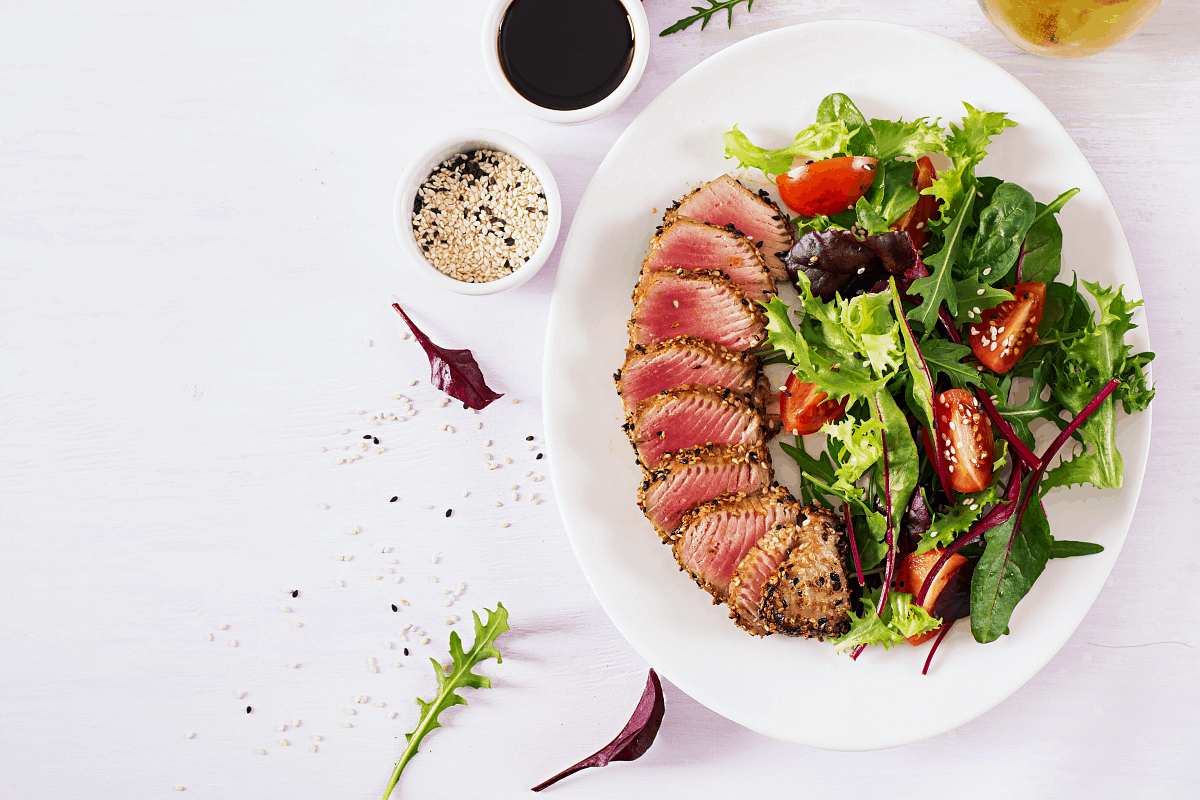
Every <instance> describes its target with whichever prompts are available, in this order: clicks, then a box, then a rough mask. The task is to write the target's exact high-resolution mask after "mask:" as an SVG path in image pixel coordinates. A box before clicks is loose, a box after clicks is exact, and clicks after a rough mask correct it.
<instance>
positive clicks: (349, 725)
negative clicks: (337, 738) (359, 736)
mask: <svg viewBox="0 0 1200 800" xmlns="http://www.w3.org/2000/svg"><path fill="white" fill-rule="evenodd" d="M342 727H343V728H353V727H354V726H353V725H351V724H350V723H349V722H343V723H342Z"/></svg>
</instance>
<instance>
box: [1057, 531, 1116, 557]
mask: <svg viewBox="0 0 1200 800" xmlns="http://www.w3.org/2000/svg"><path fill="white" fill-rule="evenodd" d="M1103 552H1104V547H1102V546H1101V545H1098V544H1095V543H1093V542H1071V541H1067V540H1065V539H1055V538H1054V537H1053V536H1051V537H1050V557H1051V558H1074V557H1075V556H1094V555H1096V553H1103Z"/></svg>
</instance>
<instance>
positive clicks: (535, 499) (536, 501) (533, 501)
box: [529, 497, 542, 506]
mask: <svg viewBox="0 0 1200 800" xmlns="http://www.w3.org/2000/svg"><path fill="white" fill-rule="evenodd" d="M529 502H531V503H533V504H534V505H535V506H537V505H541V503H542V501H541V500H540V499H538V498H536V497H535V498H533V499H532V500H530V501H529Z"/></svg>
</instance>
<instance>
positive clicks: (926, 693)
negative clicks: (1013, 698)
mask: <svg viewBox="0 0 1200 800" xmlns="http://www.w3.org/2000/svg"><path fill="white" fill-rule="evenodd" d="M851 54H856V55H853V56H852V55H851ZM852 59H853V60H852ZM830 92H845V93H846V94H848V95H849V96H850V97H851V98H852V99H853V100H854V101H855V103H856V104H857V105H858V106H859V108H860V109H862V111H863V113H864V114H865V115H866V116H867V117H868V118H870V117H875V118H879V119H897V118H899V117H901V116H903V117H904V118H906V119H912V118H913V117H918V116H930V117H939V116H940V117H942V118H943V120H944V121H945V120H955V121H957V120H958V119H959V118H961V116H962V114H963V107H962V102H963V101H966V102H968V103H970V104H971V105H973V106H975V107H976V108H980V109H983V110H987V111H1006V112H1008V113H1009V115H1010V117H1011V118H1012V119H1014V120H1016V121H1017V122H1018V123H1019V126H1018V127H1016V128H1011V129H1009V130H1007V131H1005V132H1004V134H1003V135H1001V136H1000V137H999V138H998V139H997V140H995V141H994V142H993V145H992V149H991V152H990V153H989V155H988V157H987V159H986V160H985V161H984V162H983V164H982V166H981V167H980V170H979V172H980V174H988V175H996V176H1002V177H1004V178H1006V179H1008V180H1012V181H1015V182H1017V183H1019V184H1021V185H1022V186H1024V187H1025V188H1027V189H1028V190H1029V191H1031V192H1032V193H1033V195H1034V196H1035V197H1036V198H1038V199H1039V200H1041V201H1042V202H1047V201H1049V200H1050V199H1051V198H1053V197H1055V196H1056V195H1057V194H1058V193H1060V192H1062V191H1064V190H1065V189H1069V188H1071V187H1072V186H1078V187H1080V188H1081V189H1082V191H1081V192H1080V194H1079V195H1078V196H1077V197H1075V198H1074V199H1073V200H1071V202H1070V203H1069V204H1068V205H1067V207H1066V209H1065V211H1064V212H1063V213H1062V214H1061V216H1060V221H1061V223H1062V227H1063V232H1064V237H1065V238H1064V242H1065V244H1064V248H1063V271H1064V274H1065V275H1068V276H1069V274H1070V270H1072V269H1074V270H1077V271H1078V272H1079V273H1080V275H1081V276H1082V277H1084V278H1086V279H1088V280H1091V281H1099V282H1101V283H1102V284H1104V285H1109V284H1114V283H1117V284H1124V285H1125V293H1126V296H1128V297H1130V298H1131V299H1140V298H1141V290H1140V287H1139V286H1138V280H1137V274H1136V272H1135V271H1134V266H1133V260H1132V257H1131V255H1130V253H1129V247H1128V245H1127V244H1126V242H1125V237H1124V234H1123V233H1122V231H1121V226H1120V223H1119V222H1118V220H1117V217H1116V214H1115V212H1114V211H1113V207H1112V204H1111V203H1110V202H1109V200H1108V197H1107V195H1106V194H1105V193H1104V189H1103V187H1101V185H1100V182H1099V181H1098V180H1097V178H1096V175H1095V173H1094V172H1092V169H1091V167H1090V166H1088V163H1087V161H1086V160H1085V159H1084V157H1083V154H1082V153H1080V152H1079V149H1078V148H1077V147H1076V146H1075V144H1074V142H1072V141H1071V137H1070V136H1069V135H1068V134H1067V133H1066V131H1064V130H1063V128H1062V126H1061V125H1059V123H1058V122H1057V121H1056V120H1055V119H1054V117H1053V115H1051V113H1050V112H1049V110H1047V109H1046V107H1045V106H1044V105H1042V103H1041V102H1040V101H1039V100H1038V99H1037V98H1036V97H1035V96H1034V95H1033V94H1031V93H1030V92H1029V90H1027V89H1026V88H1025V87H1024V86H1022V85H1021V83H1020V82H1019V81H1017V80H1016V79H1015V78H1013V77H1012V76H1011V75H1009V74H1008V73H1006V72H1004V70H1002V69H1001V68H1000V67H998V66H996V65H995V64H993V63H991V62H990V61H988V60H987V59H986V58H984V57H982V56H980V55H978V54H976V53H975V52H973V51H971V50H969V49H967V48H966V47H963V46H962V45H959V44H956V43H955V42H952V41H950V40H948V39H944V38H942V37H940V36H936V35H934V34H931V33H927V32H925V31H921V30H917V29H914V28H908V27H904V26H899V25H891V24H883V23H875V22H822V23H812V24H806V25H799V26H796V27H792V28H785V29H781V30H777V31H773V32H770V33H766V34H763V35H760V36H755V37H753V38H751V39H747V40H745V41H742V42H740V43H738V44H736V45H733V46H732V47H729V48H728V49H726V50H724V51H722V52H720V53H718V54H717V55H715V56H713V57H712V58H709V59H708V60H707V61H705V62H703V63H702V64H700V65H698V66H697V67H695V68H694V69H692V70H691V71H689V72H688V73H687V74H685V75H684V76H683V77H681V78H680V79H679V80H677V81H676V82H675V83H674V84H672V85H671V86H670V87H668V88H667V89H666V90H665V91H664V92H663V93H662V94H661V95H660V96H659V97H658V98H657V99H655V100H654V101H653V102H652V103H651V104H650V105H649V106H647V108H646V109H645V110H644V111H643V112H642V113H641V114H640V115H639V116H638V118H637V119H636V120H634V122H633V124H632V125H630V126H629V129H628V130H626V131H625V133H624V134H623V135H622V136H621V138H620V139H619V140H618V141H617V143H616V144H615V145H614V146H613V148H612V151H611V152H610V153H609V154H608V156H607V158H605V160H604V162H603V163H602V164H601V165H600V168H599V170H598V171H597V172H596V176H595V178H594V179H593V180H592V182H591V185H590V186H589V187H588V190H587V192H586V193H585V195H584V197H583V200H582V202H581V203H580V205H579V210H578V212H577V213H576V214H575V220H574V223H573V224H572V226H571V231H570V234H569V236H568V238H567V243H566V246H565V249H564V251H563V255H562V259H561V262H560V265H559V268H558V277H557V283H556V285H555V291H554V299H553V303H552V304H551V310H550V322H549V329H548V332H547V340H546V341H547V344H546V368H545V386H544V393H545V403H546V406H545V408H546V412H545V413H546V428H547V431H548V437H547V440H548V442H549V444H550V446H551V449H552V452H551V454H550V455H551V458H550V464H549V466H550V472H551V477H552V478H553V480H554V490H555V494H556V496H557V499H558V503H559V506H560V508H561V509H562V514H563V519H564V521H565V523H566V527H567V532H568V535H569V536H570V539H571V544H572V545H573V546H574V548H575V553H576V555H577V556H578V558H579V562H580V564H581V565H582V566H583V570H584V573H585V574H586V575H587V578H588V580H589V581H590V583H591V585H592V588H593V589H594V590H595V592H596V595H597V597H598V598H599V599H600V602H601V604H602V605H603V606H604V609H605V610H606V611H607V612H608V614H609V616H610V617H612V619H613V622H614V623H616V625H617V627H618V629H620V631H621V633H622V634H623V635H624V636H625V638H627V639H628V640H629V642H630V644H632V645H633V646H634V648H636V649H637V651H638V652H639V653H641V654H642V656H644V657H645V658H646V660H647V661H649V662H650V663H651V664H652V665H653V666H654V667H655V668H656V669H657V670H658V671H660V672H661V673H662V675H663V676H664V677H666V678H668V679H669V680H670V681H671V682H672V683H674V684H675V685H676V686H678V687H679V688H680V689H682V690H683V691H685V692H687V693H688V694H689V695H691V696H692V697H694V698H695V699H696V700H698V701H699V702H701V703H703V704H704V705H706V706H708V707H709V708H711V709H712V710H714V711H716V712H717V713H719V714H721V715H723V716H725V717H728V718H729V719H731V720H733V721H735V722H737V723H740V724H741V725H744V726H746V727H748V728H751V729H753V730H755V731H758V732H760V733H763V734H766V735H767V736H772V737H775V738H778V739H784V740H787V741H792V742H797V743H801V744H806V745H811V746H814V747H821V748H826V749H831V750H873V749H880V748H885V747H894V746H897V745H902V744H907V743H909V742H915V741H918V740H921V739H924V738H927V737H930V736H935V735H937V734H940V733H943V732H945V731H947V730H950V729H952V728H954V727H956V726H958V725H961V724H963V723H964V722H967V721H969V720H971V719H974V718H975V717H977V716H979V715H980V714H982V713H983V712H985V711H987V710H988V709H990V708H992V707H993V706H995V705H996V704H997V703H999V702H1000V701H1001V700H1003V699H1004V698H1006V697H1008V696H1009V695H1010V694H1012V693H1013V692H1014V691H1016V690H1017V689H1018V688H1019V687H1020V686H1021V685H1022V684H1024V683H1025V681H1027V680H1029V678H1030V677H1032V676H1033V674H1034V673H1036V672H1037V671H1038V670H1039V669H1041V668H1042V666H1043V665H1045V664H1046V662H1047V661H1049V660H1050V658H1051V657H1052V656H1053V655H1054V654H1055V653H1056V652H1057V651H1058V649H1059V648H1060V647H1062V645H1063V644H1064V643H1065V642H1066V641H1067V639H1068V638H1069V637H1070V636H1071V634H1072V632H1074V630H1075V628H1076V627H1077V626H1078V625H1079V623H1080V621H1081V620H1082V619H1083V616H1084V614H1086V613H1087V610H1088V608H1090V607H1091V605H1092V602H1093V601H1094V600H1095V599H1096V595H1097V594H1098V593H1099V592H1100V588H1101V586H1103V584H1104V581H1105V579H1106V578H1107V577H1108V574H1109V571H1110V569H1111V568H1112V565H1113V562H1114V561H1115V560H1116V557H1117V554H1118V552H1119V551H1120V549H1121V544H1122V542H1123V541H1124V539H1125V534H1126V532H1127V530H1128V528H1129V523H1130V520H1131V519H1132V517H1133V510H1134V506H1135V505H1136V503H1137V497H1138V492H1139V490H1140V488H1141V482H1142V473H1143V471H1144V469H1145V463H1146V454H1147V451H1148V449H1149V444H1150V414H1149V412H1147V413H1145V414H1142V415H1140V416H1138V417H1135V418H1132V419H1129V418H1122V421H1121V422H1120V423H1119V424H1118V438H1117V441H1118V445H1119V447H1120V450H1121V453H1122V455H1123V456H1124V460H1125V478H1124V483H1125V485H1124V488H1123V489H1120V490H1110V491H1097V490H1094V489H1091V488H1090V487H1087V488H1078V487H1077V488H1075V489H1073V490H1070V491H1065V490H1058V491H1056V492H1055V493H1053V494H1052V495H1051V496H1050V497H1049V498H1048V499H1047V503H1046V506H1047V510H1048V512H1049V516H1050V521H1051V526H1052V527H1051V529H1052V531H1053V532H1054V534H1055V536H1056V537H1057V538H1060V539H1082V540H1087V541H1094V542H1099V543H1100V544H1102V545H1104V547H1105V551H1104V552H1103V553H1101V554H1100V555H1095V556H1087V557H1083V558H1072V559H1063V560H1055V561H1052V562H1050V564H1049V565H1048V567H1047V568H1046V571H1045V572H1044V573H1043V575H1042V577H1041V579H1040V580H1039V581H1038V582H1037V584H1036V585H1035V586H1034V588H1033V590H1032V591H1031V592H1030V594H1029V595H1028V596H1027V597H1026V598H1025V599H1024V600H1023V601H1022V602H1021V604H1020V605H1019V606H1018V607H1017V610H1016V612H1015V613H1014V615H1013V618H1012V623H1011V630H1012V633H1011V635H1009V636H1005V637H1002V638H1001V639H1000V640H999V641H997V642H994V643H992V644H988V645H979V644H976V643H975V641H974V640H973V639H972V637H971V633H970V630H969V625H968V624H967V623H966V621H960V622H959V623H958V624H957V625H956V626H955V627H954V629H953V630H952V631H951V633H950V634H949V635H948V636H947V637H946V640H945V641H944V642H943V643H942V647H941V649H940V650H939V651H938V653H937V656H936V657H935V659H934V662H933V665H932V667H931V669H930V674H929V675H927V676H922V675H921V666H922V664H923V663H924V660H925V656H926V654H927V652H928V646H923V647H919V648H913V647H909V646H907V645H902V646H900V647H897V648H894V649H892V650H891V651H890V652H885V651H883V650H882V648H873V649H869V650H868V651H867V652H865V653H864V654H863V656H862V657H861V658H860V659H859V660H858V662H857V663H856V662H852V661H851V660H850V659H849V658H848V657H847V656H838V655H835V654H834V652H833V648H831V647H830V646H829V644H828V643H819V642H816V641H809V640H803V639H792V638H787V637H783V636H770V637H767V638H764V639H758V638H755V637H751V636H749V635H747V634H746V633H744V632H742V631H741V630H739V629H737V628H736V627H734V625H733V623H732V622H730V621H729V620H728V619H727V618H726V610H725V609H724V607H723V606H720V607H718V606H713V605H711V603H710V600H709V598H708V595H707V594H706V593H704V592H702V591H701V590H699V589H698V588H696V586H695V584H694V583H693V582H692V581H691V580H689V579H688V578H687V577H686V576H685V575H684V574H683V573H681V572H679V570H678V568H677V567H676V565H675V562H674V560H673V558H672V555H671V551H670V549H669V548H666V547H664V546H663V545H662V544H660V543H659V541H658V537H657V536H656V535H655V534H654V532H653V530H652V529H651V527H650V524H649V523H648V522H647V521H646V520H645V518H644V517H643V516H642V515H641V513H640V512H639V511H638V509H637V506H636V505H635V498H636V489H637V485H638V482H639V481H640V480H641V475H640V471H639V470H638V468H637V466H636V465H635V463H634V457H633V452H632V450H631V449H630V446H629V442H628V440H627V439H626V437H625V435H624V433H622V431H621V427H620V426H621V423H622V421H623V415H622V411H621V404H620V402H619V400H618V398H617V396H616V394H615V392H614V389H613V384H612V377H611V375H612V373H613V371H614V370H616V369H617V368H618V367H619V366H620V365H621V362H622V359H623V351H624V349H625V347H626V345H627V341H628V337H627V333H626V329H625V322H626V319H627V318H628V316H629V313H630V310H631V304H630V299H629V298H630V292H631V291H632V290H633V287H634V284H635V282H636V279H637V275H638V270H639V268H640V266H641V263H642V259H643V258H644V257H645V254H646V251H647V243H648V241H649V239H650V236H651V235H652V234H653V233H654V228H655V226H656V225H657V224H659V221H660V219H661V216H662V212H663V210H664V208H666V207H667V206H668V205H669V204H670V203H671V202H672V201H674V200H675V199H676V198H678V197H681V196H682V195H683V194H685V193H686V192H688V191H689V190H691V189H692V188H694V187H695V186H696V185H698V184H699V183H701V182H703V181H706V180H710V179H712V178H715V177H716V176H718V175H720V174H722V173H723V172H726V171H728V170H729V169H730V166H731V165H730V164H729V163H728V162H726V161H725V160H724V152H723V148H722V144H721V133H722V132H724V131H726V130H728V129H729V128H730V127H731V126H732V125H733V124H734V123H737V124H738V126H739V127H740V128H741V130H743V131H744V132H745V133H746V134H747V135H749V137H750V138H751V140H753V141H754V142H755V143H760V144H765V145H769V146H783V144H784V143H786V142H789V141H791V139H792V137H794V136H795V133H796V131H798V130H800V129H801V128H802V127H804V126H805V125H807V124H809V123H810V122H812V120H813V118H814V115H815V113H816V107H817V104H818V103H819V102H820V99H821V98H822V97H824V96H825V95H826V94H829V93H830ZM771 143H778V144H775V145H771ZM1135 321H1136V322H1138V324H1139V326H1140V327H1139V328H1137V330H1136V331H1135V332H1134V333H1133V334H1131V337H1130V338H1131V340H1132V343H1133V344H1134V346H1135V349H1139V350H1140V349H1149V341H1148V337H1147V332H1146V327H1145V321H1144V316H1143V315H1142V313H1141V312H1140V311H1139V312H1138V314H1137V316H1136V317H1135ZM775 465H776V472H777V475H778V477H779V478H780V480H781V482H783V483H784V484H785V485H790V486H791V487H792V488H793V490H794V489H795V487H796V482H795V480H794V478H795V476H796V475H797V472H796V471H795V469H794V464H792V463H791V461H790V460H787V459H785V458H781V457H779V454H778V450H776V459H775ZM789 467H793V468H792V469H790V470H789Z"/></svg>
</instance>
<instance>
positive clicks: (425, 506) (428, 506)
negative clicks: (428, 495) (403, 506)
mask: <svg viewBox="0 0 1200 800" xmlns="http://www.w3.org/2000/svg"><path fill="white" fill-rule="evenodd" d="M421 507H422V508H426V509H429V508H433V506H431V505H424V506H421Z"/></svg>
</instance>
